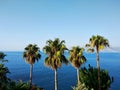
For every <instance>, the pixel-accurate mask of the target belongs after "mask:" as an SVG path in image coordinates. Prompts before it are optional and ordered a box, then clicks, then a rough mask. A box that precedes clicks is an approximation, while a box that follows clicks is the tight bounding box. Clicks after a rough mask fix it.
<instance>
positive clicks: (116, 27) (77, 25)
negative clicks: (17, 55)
mask: <svg viewBox="0 0 120 90" xmlns="http://www.w3.org/2000/svg"><path fill="white" fill-rule="evenodd" d="M92 35H101V36H104V37H105V38H107V39H108V40H109V43H110V46H111V47H112V48H114V49H116V50H120V40H119V39H120V0H0V51H23V50H24V48H25V47H26V46H27V45H28V44H30V43H31V44H37V45H38V46H39V47H40V49H41V50H42V48H43V47H44V46H45V45H46V41H47V40H49V39H52V40H54V39H55V38H60V40H65V41H66V43H65V44H66V46H67V47H69V48H70V47H72V46H78V45H79V46H81V47H84V46H85V44H86V43H88V42H89V38H90V37H91V36H92Z"/></svg>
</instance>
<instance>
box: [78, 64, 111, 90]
mask: <svg viewBox="0 0 120 90" xmlns="http://www.w3.org/2000/svg"><path fill="white" fill-rule="evenodd" d="M100 78H101V80H100V85H101V90H107V89H108V88H109V87H110V85H111V83H112V82H113V80H111V78H110V76H109V74H108V72H107V71H106V70H104V69H102V70H101V71H100ZM80 81H81V83H85V85H86V87H88V89H89V90H90V89H92V88H93V89H94V90H97V89H98V69H97V68H93V67H91V66H90V65H89V68H88V69H86V68H85V67H84V68H81V70H80Z"/></svg>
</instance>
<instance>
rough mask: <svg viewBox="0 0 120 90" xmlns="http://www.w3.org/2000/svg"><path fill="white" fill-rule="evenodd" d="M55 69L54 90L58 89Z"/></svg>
mask: <svg viewBox="0 0 120 90" xmlns="http://www.w3.org/2000/svg"><path fill="white" fill-rule="evenodd" d="M57 81H58V80H57V69H55V90H58V83H57Z"/></svg>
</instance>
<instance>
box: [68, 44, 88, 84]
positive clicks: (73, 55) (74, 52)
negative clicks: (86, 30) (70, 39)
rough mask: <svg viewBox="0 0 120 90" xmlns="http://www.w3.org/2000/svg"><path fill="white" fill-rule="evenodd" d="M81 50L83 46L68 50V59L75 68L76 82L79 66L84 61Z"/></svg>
mask: <svg viewBox="0 0 120 90" xmlns="http://www.w3.org/2000/svg"><path fill="white" fill-rule="evenodd" d="M83 51H84V48H80V47H79V46H76V47H72V49H71V50H70V51H69V53H70V56H69V60H70V62H71V64H72V65H73V66H74V67H75V68H76V69H77V79H78V84H79V83H80V79H79V77H80V76H79V68H80V66H81V65H82V64H83V63H85V62H86V58H85V56H84V55H83Z"/></svg>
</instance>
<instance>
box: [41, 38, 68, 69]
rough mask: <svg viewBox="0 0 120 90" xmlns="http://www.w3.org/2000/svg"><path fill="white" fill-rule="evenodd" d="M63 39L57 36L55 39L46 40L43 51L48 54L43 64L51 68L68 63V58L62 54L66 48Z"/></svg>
mask: <svg viewBox="0 0 120 90" xmlns="http://www.w3.org/2000/svg"><path fill="white" fill-rule="evenodd" d="M64 43H65V41H64V40H62V41H60V40H59V38H55V40H48V41H47V42H46V46H45V47H44V48H43V51H44V52H45V53H46V54H47V55H48V57H46V58H45V65H46V66H47V67H50V68H52V69H53V70H55V69H57V68H59V67H61V66H62V63H65V64H68V60H67V59H66V57H65V56H64V51H65V50H67V48H66V46H65V44H64Z"/></svg>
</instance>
